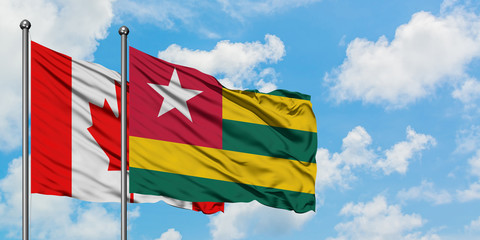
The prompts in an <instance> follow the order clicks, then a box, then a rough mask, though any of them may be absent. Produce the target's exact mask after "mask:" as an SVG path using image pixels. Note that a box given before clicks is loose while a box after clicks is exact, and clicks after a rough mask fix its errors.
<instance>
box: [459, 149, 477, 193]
mask: <svg viewBox="0 0 480 240" xmlns="http://www.w3.org/2000/svg"><path fill="white" fill-rule="evenodd" d="M468 165H469V170H470V173H471V174H472V175H473V176H475V177H478V180H480V150H477V152H476V154H475V155H474V156H472V157H471V158H470V159H468ZM457 197H458V200H460V201H461V202H468V201H473V200H480V181H478V182H474V183H472V184H470V186H469V188H468V189H465V190H457Z"/></svg>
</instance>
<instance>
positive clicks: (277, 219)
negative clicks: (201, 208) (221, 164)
mask: <svg viewBox="0 0 480 240" xmlns="http://www.w3.org/2000/svg"><path fill="white" fill-rule="evenodd" d="M313 216H315V213H314V212H312V211H310V212H307V213H303V214H298V213H295V212H293V211H286V210H282V209H275V208H271V207H267V206H264V205H261V204H260V203H258V202H256V201H253V202H250V203H235V204H229V205H227V206H226V207H225V212H224V213H219V214H217V215H215V216H212V217H210V223H209V226H210V233H211V235H212V238H213V240H233V239H244V238H247V237H248V236H249V235H258V234H266V235H273V236H276V235H283V234H286V233H289V232H291V231H294V230H299V229H301V228H302V226H303V225H304V224H305V223H306V222H307V221H308V220H310V219H311V218H313Z"/></svg>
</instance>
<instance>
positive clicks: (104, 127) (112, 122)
mask: <svg viewBox="0 0 480 240" xmlns="http://www.w3.org/2000/svg"><path fill="white" fill-rule="evenodd" d="M128 85H129V84H128V83H127V136H128V133H129V130H128V92H129V91H128ZM115 91H116V95H117V106H118V113H119V114H118V117H117V116H115V114H114V113H113V111H112V108H111V107H110V105H109V104H108V102H107V100H106V99H105V102H104V104H103V107H99V106H97V105H95V104H92V103H89V105H90V113H91V115H92V126H91V127H89V128H88V131H89V132H90V134H91V135H92V136H93V138H94V139H95V141H97V143H98V145H100V147H101V148H102V150H103V151H104V152H105V154H107V156H108V159H109V164H108V171H120V170H121V157H120V156H121V146H122V145H121V144H122V142H121V134H122V133H121V114H122V112H121V85H120V83H118V82H115ZM127 169H128V137H127Z"/></svg>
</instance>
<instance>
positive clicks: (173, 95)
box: [148, 69, 202, 122]
mask: <svg viewBox="0 0 480 240" xmlns="http://www.w3.org/2000/svg"><path fill="white" fill-rule="evenodd" d="M148 85H149V86H150V87H151V88H153V90H155V91H157V92H158V94H160V95H161V96H162V97H163V103H162V106H161V107H160V112H158V117H160V116H162V115H163V114H165V113H167V112H168V111H170V110H172V109H174V108H176V109H177V110H178V111H179V112H181V113H182V114H183V115H184V116H185V117H186V118H188V120H190V122H192V116H191V115H190V111H189V110H188V106H187V101H188V100H190V99H191V98H193V97H195V96H197V95H198V94H200V93H201V92H202V91H199V90H193V89H188V88H182V86H181V85H180V78H178V74H177V69H173V74H172V77H171V79H170V83H168V85H166V86H165V85H158V84H153V83H148Z"/></svg>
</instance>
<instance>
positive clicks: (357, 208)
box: [328, 196, 439, 240]
mask: <svg viewBox="0 0 480 240" xmlns="http://www.w3.org/2000/svg"><path fill="white" fill-rule="evenodd" d="M340 215H342V216H347V217H353V219H352V220H351V221H348V222H342V223H339V224H337V225H336V226H335V230H336V231H337V232H338V236H337V237H336V238H328V239H330V240H334V239H337V240H340V239H357V240H363V239H368V240H370V239H378V240H380V239H439V237H438V236H437V235H435V234H427V235H423V236H422V234H421V233H419V232H412V230H414V229H416V228H419V227H422V226H423V225H424V223H425V222H426V221H425V220H424V219H422V217H421V216H420V215H418V214H414V213H413V214H403V213H402V211H401V208H400V206H398V205H388V204H387V202H386V200H385V197H383V196H377V197H375V198H374V199H373V200H372V201H371V202H367V203H362V202H361V203H358V204H353V203H348V204H346V205H345V206H344V207H343V208H342V210H341V211H340Z"/></svg>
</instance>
